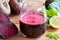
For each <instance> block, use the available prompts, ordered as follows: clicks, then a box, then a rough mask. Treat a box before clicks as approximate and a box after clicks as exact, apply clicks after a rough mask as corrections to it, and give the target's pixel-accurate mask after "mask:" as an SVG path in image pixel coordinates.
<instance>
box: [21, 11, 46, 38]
mask: <svg viewBox="0 0 60 40" xmlns="http://www.w3.org/2000/svg"><path fill="white" fill-rule="evenodd" d="M45 28H46V19H45V17H44V15H43V14H42V13H40V12H36V11H28V12H25V13H24V14H22V15H21V16H20V30H21V32H22V33H23V34H24V35H26V37H30V38H37V37H40V36H41V35H42V34H44V32H45Z"/></svg>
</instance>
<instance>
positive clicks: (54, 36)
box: [46, 33, 59, 40]
mask: <svg viewBox="0 0 60 40" xmlns="http://www.w3.org/2000/svg"><path fill="white" fill-rule="evenodd" d="M46 37H48V38H50V39H55V40H58V39H59V35H57V34H51V33H48V34H46Z"/></svg>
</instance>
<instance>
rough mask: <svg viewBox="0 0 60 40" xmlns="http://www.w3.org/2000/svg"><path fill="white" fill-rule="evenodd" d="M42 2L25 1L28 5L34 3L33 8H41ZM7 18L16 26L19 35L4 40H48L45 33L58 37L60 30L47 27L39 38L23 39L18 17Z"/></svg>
mask: <svg viewBox="0 0 60 40" xmlns="http://www.w3.org/2000/svg"><path fill="white" fill-rule="evenodd" d="M44 1H45V0H38V1H37V0H26V2H27V3H28V4H30V5H31V3H30V2H34V8H39V7H42V4H43V2H44ZM31 6H32V5H31ZM9 18H10V20H11V21H12V22H13V23H14V24H15V25H16V26H17V28H18V30H19V33H18V34H17V35H16V36H13V37H11V38H9V39H6V40H49V39H47V38H46V37H45V36H46V33H56V34H59V35H60V29H58V30H56V29H52V28H50V27H47V28H46V32H45V33H44V34H43V35H42V36H41V37H39V38H25V37H23V36H22V33H21V32H20V28H19V27H20V26H19V18H20V17H19V15H16V16H10V17H9Z"/></svg>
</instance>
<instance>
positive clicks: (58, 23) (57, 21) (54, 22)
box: [49, 16, 60, 28]
mask: <svg viewBox="0 0 60 40" xmlns="http://www.w3.org/2000/svg"><path fill="white" fill-rule="evenodd" d="M49 23H50V25H51V26H52V27H53V28H60V17H59V16H53V17H52V18H51V19H50V20H49Z"/></svg>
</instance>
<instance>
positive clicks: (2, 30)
mask: <svg viewBox="0 0 60 40" xmlns="http://www.w3.org/2000/svg"><path fill="white" fill-rule="evenodd" d="M16 34H18V29H17V27H16V25H15V24H13V23H12V22H8V23H0V36H2V37H3V38H4V39H7V38H10V37H12V36H14V35H16Z"/></svg>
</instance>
